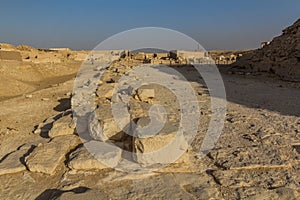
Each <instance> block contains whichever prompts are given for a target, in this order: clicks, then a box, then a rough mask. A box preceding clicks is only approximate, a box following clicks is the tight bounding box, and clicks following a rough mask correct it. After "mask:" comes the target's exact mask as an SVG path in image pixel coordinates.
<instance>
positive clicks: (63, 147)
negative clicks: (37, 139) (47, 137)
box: [25, 135, 80, 175]
mask: <svg viewBox="0 0 300 200" xmlns="http://www.w3.org/2000/svg"><path fill="white" fill-rule="evenodd" d="M79 143H80V139H79V137H77V136H75V135H67V136H58V137H55V138H54V139H52V140H51V141H50V142H48V143H44V144H42V145H40V146H38V147H36V148H35V149H34V150H33V152H32V153H31V154H30V155H29V156H28V157H26V159H25V161H26V165H27V167H28V169H29V170H30V171H32V172H41V173H45V174H50V175H53V174H54V173H55V169H56V168H57V166H58V165H59V164H60V163H61V162H62V160H63V159H64V157H65V155H66V154H67V153H68V151H70V149H72V148H74V147H75V146H77V145H78V144H79Z"/></svg>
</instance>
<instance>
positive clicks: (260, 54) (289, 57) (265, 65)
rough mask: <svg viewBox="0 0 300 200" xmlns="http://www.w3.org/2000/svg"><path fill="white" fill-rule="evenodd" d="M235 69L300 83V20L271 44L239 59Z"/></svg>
mask: <svg viewBox="0 0 300 200" xmlns="http://www.w3.org/2000/svg"><path fill="white" fill-rule="evenodd" d="M233 69H235V70H247V71H254V72H268V73H272V74H276V75H278V76H280V77H281V78H282V79H284V80H290V81H300V19H298V20H297V21H296V22H295V23H294V24H293V25H292V26H290V27H288V28H286V29H284V30H283V33H282V35H280V36H278V37H275V38H274V39H273V40H272V41H271V42H270V43H269V44H267V45H265V46H263V47H262V48H260V49H257V50H254V51H252V52H249V53H247V54H245V55H244V56H242V57H241V58H239V59H238V61H237V62H236V63H234V64H233Z"/></svg>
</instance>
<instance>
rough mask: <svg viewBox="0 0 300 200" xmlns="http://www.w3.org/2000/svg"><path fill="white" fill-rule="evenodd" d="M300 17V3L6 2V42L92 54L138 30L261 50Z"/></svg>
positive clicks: (0, 37)
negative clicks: (171, 32) (158, 30)
mask: <svg viewBox="0 0 300 200" xmlns="http://www.w3.org/2000/svg"><path fill="white" fill-rule="evenodd" d="M298 18H300V1H299V0H287V1H283V0H248V1H246V0H245V1H243V0H227V1H221V0H219V1H217V0H211V1H208V0H207V1H200V0H198V1H196V0H191V1H188V0H186V1H183V0H182V1H179V0H170V1H168V0H151V1H149V0H148V1H147V0H144V1H143V0H127V1H121V0H120V1H116V0H115V1H109V0H107V1H103V0H98V1H93V0H90V1H88V0H86V1H83V0H82V1H80V0H78V1H75V0H74V1H71V0H65V1H62V0H61V1H58V0H51V1H46V0H45V1H41V0H40V1H38V0H26V1H22V0H20V1H15V0H2V1H0V42H6V43H12V44H15V45H19V44H28V45H31V46H34V47H39V48H49V47H70V48H72V49H92V48H93V47H94V46H96V45H97V44H98V43H99V42H101V41H103V40H105V39H106V38H108V37H110V36H111V35H114V34H116V33H119V32H121V31H125V30H128V29H132V28H137V27H145V26H146V27H147V26H152V27H156V26H157V27H164V28H170V29H174V30H177V31H180V32H182V33H185V34H187V35H188V36H190V37H192V38H193V39H195V40H196V41H198V42H199V43H200V44H201V45H202V46H203V47H204V48H206V49H248V48H256V47H259V45H260V42H261V41H268V40H271V39H272V38H273V37H274V36H277V35H280V34H281V30H282V29H284V28H285V27H287V26H289V25H291V24H292V23H293V22H294V21H296V19H298Z"/></svg>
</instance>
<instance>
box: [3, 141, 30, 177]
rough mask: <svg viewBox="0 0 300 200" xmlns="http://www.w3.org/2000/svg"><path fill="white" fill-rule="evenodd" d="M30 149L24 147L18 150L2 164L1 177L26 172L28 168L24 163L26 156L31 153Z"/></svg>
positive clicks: (4, 159)
mask: <svg viewBox="0 0 300 200" xmlns="http://www.w3.org/2000/svg"><path fill="white" fill-rule="evenodd" d="M29 149H30V147H28V146H27V147H22V148H20V149H19V150H16V151H14V152H12V153H10V154H9V155H7V156H6V157H5V158H2V159H3V160H2V161H1V162H0V175H3V174H10V173H17V172H21V171H24V170H26V167H25V165H24V163H22V162H23V158H24V156H25V154H26V153H27V152H28V151H29Z"/></svg>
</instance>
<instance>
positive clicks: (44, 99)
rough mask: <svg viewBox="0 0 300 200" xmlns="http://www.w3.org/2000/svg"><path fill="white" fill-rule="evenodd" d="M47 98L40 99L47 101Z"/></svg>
mask: <svg viewBox="0 0 300 200" xmlns="http://www.w3.org/2000/svg"><path fill="white" fill-rule="evenodd" d="M49 100H50V99H49V98H42V101H49Z"/></svg>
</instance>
